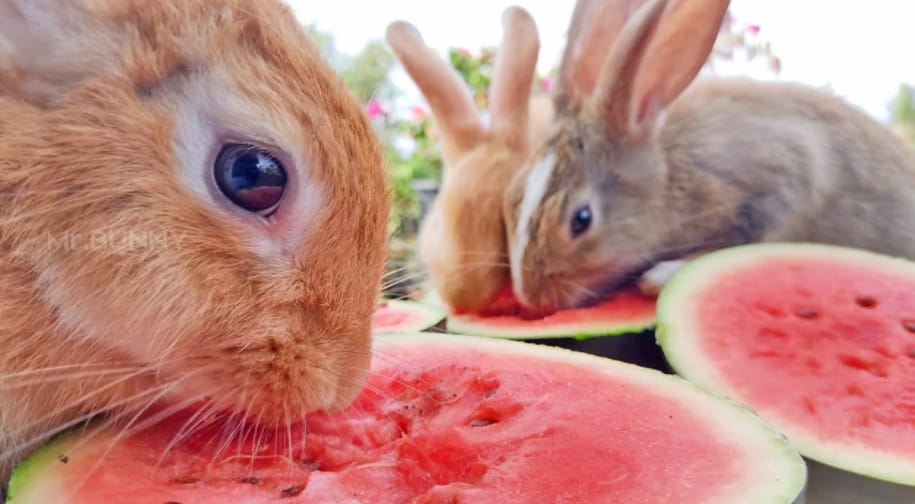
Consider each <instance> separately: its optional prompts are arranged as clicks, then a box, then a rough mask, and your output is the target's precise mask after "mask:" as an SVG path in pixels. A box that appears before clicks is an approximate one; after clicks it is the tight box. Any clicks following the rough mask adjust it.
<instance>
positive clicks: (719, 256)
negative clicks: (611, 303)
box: [655, 242, 915, 486]
mask: <svg viewBox="0 0 915 504" xmlns="http://www.w3.org/2000/svg"><path fill="white" fill-rule="evenodd" d="M776 256H777V257H780V258H781V257H784V258H799V257H812V258H819V259H829V260H831V261H836V260H847V261H849V262H850V263H852V264H855V265H861V266H863V267H869V268H875V269H877V270H883V271H889V272H892V273H894V274H904V275H906V276H910V277H911V278H912V280H913V282H915V263H913V262H911V261H908V260H906V259H902V258H898V257H892V256H887V255H881V254H877V253H873V252H868V251H863V250H859V249H852V248H845V247H839V246H833V245H824V244H814V243H791V242H782V243H761V244H751V245H741V246H736V247H731V248H727V249H722V250H719V251H715V252H711V253H708V254H705V255H703V256H701V257H699V258H697V259H694V260H693V261H691V262H690V263H688V264H687V265H686V266H685V267H684V268H683V269H682V270H680V271H679V272H678V273H677V274H676V275H674V277H673V278H672V279H671V281H670V282H669V283H668V284H667V285H666V286H665V287H664V289H663V290H662V291H661V293H660V295H659V297H658V305H657V319H658V323H657V327H656V329H655V334H656V336H655V337H656V341H657V343H658V345H659V346H660V347H661V349H662V351H663V353H664V355H665V357H666V359H667V361H668V363H669V364H670V366H671V367H672V368H673V370H674V372H676V373H677V374H678V375H680V376H682V377H684V378H686V379H687V380H689V381H691V382H693V383H695V384H696V385H698V386H699V387H701V388H702V389H704V390H706V391H708V392H710V393H712V394H715V395H717V396H719V397H723V398H726V399H730V400H734V401H738V402H740V401H741V398H740V394H739V393H738V392H737V391H735V390H733V389H731V388H730V387H729V386H728V385H727V380H726V379H725V378H724V377H723V376H722V375H721V374H720V373H718V372H717V371H716V370H715V369H714V366H713V365H712V364H711V363H710V362H708V361H706V360H705V359H704V358H703V352H701V351H700V350H699V349H698V348H697V347H696V346H695V340H696V338H695V337H692V336H691V334H695V333H696V332H697V331H690V329H689V327H688V326H687V324H688V320H689V317H688V316H687V315H685V314H684V313H683V310H686V309H688V307H689V306H690V303H689V299H690V296H691V293H692V292H694V291H695V290H697V289H701V288H704V287H706V286H708V285H709V283H710V282H713V281H714V279H715V278H716V275H717V274H718V273H720V272H722V271H728V268H730V267H735V266H743V265H748V264H752V263H754V262H757V261H765V260H767V259H770V258H772V257H776ZM753 409H754V411H756V413H757V414H759V415H760V416H762V417H763V418H766V419H767V420H768V421H769V423H771V424H773V425H774V426H775V427H776V428H777V429H779V430H780V431H781V432H783V433H784V434H785V435H786V436H787V437H788V439H790V440H791V443H792V444H793V445H794V446H795V447H797V449H798V450H799V451H800V453H801V454H802V455H804V456H805V457H807V458H808V459H810V460H815V461H817V462H820V463H822V464H825V465H827V466H830V467H835V468H837V469H841V470H843V471H847V472H850V473H853V474H858V475H861V476H865V477H868V478H873V479H875V480H880V481H886V482H890V483H896V484H901V485H907V486H912V485H915V459H911V458H906V457H904V456H899V455H892V454H888V453H885V452H883V451H879V450H874V449H872V448H869V447H867V446H850V445H849V444H848V443H843V442H830V441H829V440H822V439H817V438H816V437H815V436H813V435H811V434H810V433H809V432H807V431H806V430H805V429H801V428H795V427H794V426H792V425H791V423H790V422H789V421H782V420H781V419H780V418H778V417H779V415H778V414H776V413H773V412H768V411H766V409H765V408H764V407H763V406H761V405H755V407H754V408H753Z"/></svg>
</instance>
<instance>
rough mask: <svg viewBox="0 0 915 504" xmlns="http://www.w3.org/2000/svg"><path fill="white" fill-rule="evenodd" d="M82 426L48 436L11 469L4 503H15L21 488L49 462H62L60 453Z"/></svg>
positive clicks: (36, 476) (64, 450) (37, 475)
mask: <svg viewBox="0 0 915 504" xmlns="http://www.w3.org/2000/svg"><path fill="white" fill-rule="evenodd" d="M80 428H82V427H81V426H78V427H73V428H71V429H69V430H66V431H64V432H60V433H58V434H55V435H54V436H52V437H50V438H49V439H48V440H47V441H46V442H45V443H44V444H43V445H42V446H41V447H40V448H38V449H37V450H35V452H34V453H32V454H31V455H29V457H28V458H27V459H25V460H23V461H22V462H21V463H20V464H19V465H18V466H16V467H15V468H14V469H13V472H12V474H11V475H10V479H9V485H8V486H7V488H6V500H5V501H4V503H5V504H10V503H12V504H16V503H18V502H20V501H19V500H16V496H17V495H21V494H22V493H24V492H23V490H24V489H25V488H26V487H27V486H28V485H29V484H30V483H32V482H33V481H35V480H36V479H39V478H40V477H41V474H42V473H43V472H44V470H45V468H47V467H48V466H49V465H50V464H54V463H58V464H63V462H62V461H61V460H60V458H59V457H60V456H61V455H65V452H66V448H67V447H68V446H70V445H72V444H73V443H74V442H75V441H76V439H75V438H74V437H73V436H74V433H75V432H76V431H77V430H78V429H80Z"/></svg>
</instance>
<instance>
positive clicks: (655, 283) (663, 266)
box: [641, 259, 686, 290]
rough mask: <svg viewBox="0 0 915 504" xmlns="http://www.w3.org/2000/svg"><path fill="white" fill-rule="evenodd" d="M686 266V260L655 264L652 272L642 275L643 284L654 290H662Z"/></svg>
mask: <svg viewBox="0 0 915 504" xmlns="http://www.w3.org/2000/svg"><path fill="white" fill-rule="evenodd" d="M684 266H686V261H685V260H682V259H681V260H674V261H664V262H659V263H658V264H655V265H654V266H653V267H652V268H651V269H650V270H648V271H646V272H645V273H643V274H642V278H641V282H642V283H643V284H645V285H646V286H650V287H651V288H653V289H658V290H660V289H661V288H662V287H664V286H665V285H667V283H668V282H670V280H671V279H672V278H673V277H674V275H676V274H677V272H678V271H680V269H681V268H683V267H684Z"/></svg>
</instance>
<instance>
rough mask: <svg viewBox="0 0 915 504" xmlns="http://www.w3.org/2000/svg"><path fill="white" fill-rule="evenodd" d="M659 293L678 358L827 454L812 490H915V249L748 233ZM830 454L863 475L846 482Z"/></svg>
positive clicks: (889, 494) (811, 454) (664, 326)
mask: <svg viewBox="0 0 915 504" xmlns="http://www.w3.org/2000/svg"><path fill="white" fill-rule="evenodd" d="M658 307H659V308H658V328H657V335H658V342H659V344H660V345H661V346H662V348H663V351H664V354H665V355H666V357H667V359H668V361H669V362H670V364H671V365H672V367H673V368H674V370H675V371H676V372H678V373H679V374H681V375H682V376H684V377H685V378H687V379H689V380H690V381H692V382H694V383H696V384H698V385H699V386H701V387H703V388H705V389H707V390H709V391H712V392H714V393H716V394H719V395H723V396H726V397H729V398H732V399H734V400H737V401H740V402H743V403H745V404H747V405H749V407H751V408H752V409H754V410H755V411H756V412H757V413H759V414H760V415H761V416H762V417H763V418H765V419H767V420H768V421H769V422H770V423H771V424H773V425H774V426H775V427H776V428H778V429H779V430H780V431H782V432H784V433H785V434H786V435H787V436H788V438H789V439H790V440H791V441H792V443H793V444H794V445H795V446H797V447H798V449H799V450H800V451H801V453H802V454H804V455H805V456H806V457H808V458H809V459H811V460H814V461H817V462H819V463H822V464H823V465H825V467H819V465H817V466H816V470H815V472H814V474H818V473H823V474H826V473H829V475H830V476H829V478H828V480H819V479H817V478H815V477H812V478H811V482H810V494H811V495H812V496H816V497H817V498H820V497H821V496H822V501H823V502H846V499H850V500H847V502H915V263H912V262H909V261H906V260H902V259H898V258H892V257H886V256H883V255H878V254H875V253H871V252H865V251H860V250H854V249H848V248H840V247H834V246H828V245H815V244H790V243H778V244H757V245H747V246H741V247H736V248H731V249H726V250H722V251H719V252H714V253H711V254H708V255H705V256H703V257H701V258H699V259H697V260H695V261H693V262H692V263H690V264H689V265H688V266H687V267H686V268H684V269H683V270H682V271H680V272H679V273H678V274H677V275H676V276H675V277H674V278H673V280H672V281H671V283H670V284H668V286H667V287H666V288H665V289H664V290H663V291H662V293H661V295H660V298H659V302H658ZM828 468H836V469H841V470H842V471H845V474H849V473H852V474H855V475H859V476H861V477H864V478H866V479H867V480H865V481H862V478H860V477H859V478H857V480H856V479H855V478H851V479H849V480H848V484H847V485H846V486H845V487H842V486H841V485H839V484H838V483H837V481H836V478H835V476H836V474H841V471H830V470H829V469H828ZM873 480H879V481H882V482H886V483H887V485H885V486H884V487H882V488H879V489H874V486H875V485H874V481H873ZM865 486H866V487H867V488H870V489H871V490H869V491H868V492H870V493H869V494H868V495H863V496H860V498H857V500H856V497H855V494H853V493H850V492H854V491H860V489H861V488H864V487H865ZM856 489H857V490H856ZM839 494H844V495H843V496H841V498H840V497H839ZM827 495H828V496H829V497H825V496H827ZM811 498H814V497H811ZM832 498H835V499H837V500H827V499H832Z"/></svg>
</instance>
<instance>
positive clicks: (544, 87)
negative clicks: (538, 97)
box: [540, 77, 553, 93]
mask: <svg viewBox="0 0 915 504" xmlns="http://www.w3.org/2000/svg"><path fill="white" fill-rule="evenodd" d="M551 89H553V80H552V79H550V78H549V77H544V78H543V79H540V91H541V92H543V93H549V92H550V90H551Z"/></svg>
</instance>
